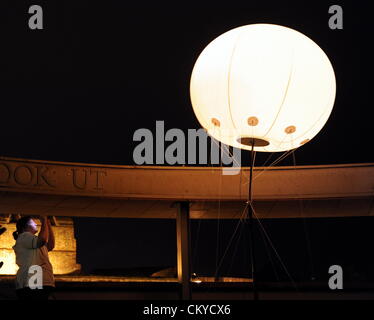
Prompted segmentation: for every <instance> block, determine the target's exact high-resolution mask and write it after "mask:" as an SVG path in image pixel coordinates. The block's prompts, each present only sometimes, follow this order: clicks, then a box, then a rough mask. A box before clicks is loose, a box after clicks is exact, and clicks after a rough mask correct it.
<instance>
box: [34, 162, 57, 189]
mask: <svg viewBox="0 0 374 320" xmlns="http://www.w3.org/2000/svg"><path fill="white" fill-rule="evenodd" d="M49 170H50V168H48V167H45V166H36V184H35V186H42V185H44V183H46V184H47V185H48V186H50V187H53V188H55V187H56V186H55V185H53V184H52V181H51V180H50V178H48V172H49ZM43 181H44V183H43Z"/></svg>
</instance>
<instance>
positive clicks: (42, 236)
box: [37, 216, 49, 248]
mask: <svg viewBox="0 0 374 320" xmlns="http://www.w3.org/2000/svg"><path fill="white" fill-rule="evenodd" d="M47 220H48V219H47V217H45V216H41V217H40V222H41V223H42V226H41V228H40V232H39V234H38V243H37V246H38V248H40V247H42V246H44V245H45V244H47V243H48V236H49V228H48V225H47Z"/></svg>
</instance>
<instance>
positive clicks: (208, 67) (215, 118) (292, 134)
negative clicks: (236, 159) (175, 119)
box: [190, 24, 336, 152]
mask: <svg viewBox="0 0 374 320" xmlns="http://www.w3.org/2000/svg"><path fill="white" fill-rule="evenodd" d="M335 92H336V84H335V74H334V70H333V67H332V65H331V63H330V61H329V59H328V57H327V56H326V54H325V53H324V52H323V50H322V49H321V48H320V47H319V46H318V45H317V44H316V43H315V42H313V41H312V40H311V39H309V38H308V37H306V36H305V35H303V34H302V33H300V32H298V31H295V30H293V29H290V28H287V27H283V26H278V25H272V24H253V25H247V26H243V27H239V28H236V29H233V30H230V31H228V32H226V33H224V34H222V35H221V36H219V37H218V38H216V39H215V40H213V41H212V42H211V43H210V44H209V45H208V46H207V47H206V48H205V49H204V50H203V52H202V53H201V54H200V56H199V58H198V59H197V61H196V64H195V66H194V69H193V72H192V76H191V83H190V93H191V101H192V105H193V109H194V112H195V114H196V116H197V119H198V120H199V122H200V124H201V125H202V127H203V128H205V129H206V130H207V132H208V134H209V135H211V136H212V137H214V138H215V139H217V140H219V141H221V142H223V143H225V144H227V145H231V146H233V147H237V148H242V149H248V150H250V149H251V145H252V143H254V150H255V151H267V152H278V151H286V150H290V149H295V148H297V147H299V146H301V145H303V144H305V143H306V142H308V141H310V140H311V139H312V138H313V137H314V136H315V135H316V134H317V133H318V132H319V131H320V130H321V129H322V127H323V126H324V125H325V123H326V121H327V119H328V118H329V116H330V113H331V111H332V108H333V105H334V100H335Z"/></svg>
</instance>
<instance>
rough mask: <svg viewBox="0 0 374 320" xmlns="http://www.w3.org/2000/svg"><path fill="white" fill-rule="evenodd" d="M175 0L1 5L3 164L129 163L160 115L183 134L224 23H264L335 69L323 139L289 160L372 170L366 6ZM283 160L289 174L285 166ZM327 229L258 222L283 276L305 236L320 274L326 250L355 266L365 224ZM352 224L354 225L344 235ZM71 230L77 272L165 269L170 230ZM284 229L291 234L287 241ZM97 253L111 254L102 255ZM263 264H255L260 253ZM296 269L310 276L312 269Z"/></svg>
mask: <svg viewBox="0 0 374 320" xmlns="http://www.w3.org/2000/svg"><path fill="white" fill-rule="evenodd" d="M176 3H178V5H174V6H170V5H166V4H164V5H162V4H159V3H158V2H157V5H156V4H155V3H153V4H152V5H150V4H146V3H144V2H142V5H140V4H138V5H137V6H134V5H129V4H127V2H125V1H105V2H100V3H93V2H92V1H39V0H38V1H33V2H30V3H28V2H27V3H26V2H22V1H2V4H1V10H0V11H1V19H0V26H1V30H2V32H1V34H2V36H1V53H0V55H1V56H0V57H1V59H0V65H1V69H0V70H1V72H0V84H1V87H0V88H1V89H0V90H1V95H0V99H1V100H0V103H1V104H0V106H1V107H0V108H1V109H0V110H1V126H0V136H1V144H0V155H2V156H9V157H20V158H30V159H42V160H56V161H74V162H87V163H102V164H133V160H132V151H133V148H134V147H135V146H136V143H135V142H133V141H132V135H133V133H134V131H135V130H136V129H139V128H149V129H151V130H152V131H153V132H155V121H156V120H164V121H165V129H166V130H167V129H170V128H180V129H182V130H185V132H186V131H187V129H189V128H199V127H200V126H199V124H198V122H197V119H196V118H195V116H194V114H193V111H192V108H191V103H190V99H189V78H190V75H191V71H192V68H193V65H194V62H195V60H196V59H197V57H198V55H199V54H200V52H201V51H202V50H203V49H204V47H205V46H206V45H207V44H208V43H209V42H210V41H212V40H213V39H214V38H216V37H217V36H219V35H220V34H222V33H224V32H225V31H228V30H230V29H232V28H234V27H238V26H241V25H245V24H252V23H273V24H280V25H284V26H288V27H291V28H294V29H296V30H298V31H301V32H302V33H304V34H305V35H307V36H308V37H310V38H311V39H312V40H314V41H315V42H316V43H317V44H318V45H319V46H320V47H321V48H322V49H323V50H324V51H325V52H326V54H327V55H328V57H329V58H330V60H331V61H332V64H333V67H334V70H335V74H336V78H337V96H336V101H335V106H334V110H333V112H332V115H331V116H330V119H329V120H328V122H327V124H326V126H325V127H324V128H323V129H322V131H321V132H320V133H319V134H318V135H317V136H316V137H315V138H314V139H313V140H312V141H311V142H310V143H308V144H307V145H305V146H303V147H302V148H300V149H298V150H297V151H296V161H297V164H298V165H301V164H305V165H309V164H310V165H312V164H340V163H360V162H373V161H374V160H373V156H372V152H371V145H372V132H371V129H372V117H371V109H372V103H371V94H372V92H371V86H372V82H373V81H372V74H373V73H372V57H373V52H372V47H371V45H370V42H371V37H372V36H371V35H372V33H373V24H372V22H371V21H372V19H371V16H372V13H371V11H370V9H369V7H368V4H367V2H360V3H359V4H356V5H353V2H352V3H346V2H344V3H343V2H341V1H334V2H329V1H327V2H325V3H324V4H323V3H318V4H316V3H315V1H308V2H304V1H303V2H302V1H294V2H291V1H273V2H272V1H250V0H248V1H245V2H243V3H238V2H234V1H230V2H227V3H226V4H222V3H218V2H213V1H210V2H204V3H203V4H201V3H198V2H179V1H178V2H176ZM31 4H39V5H41V6H42V8H43V10H44V30H38V31H32V30H30V29H29V28H28V17H29V15H28V13H27V12H28V7H29V6H30V5H31ZM331 4H340V5H342V7H343V10H344V29H343V30H330V29H329V27H328V19H329V17H330V15H329V14H328V8H329V6H330V5H331ZM267 156H268V154H258V156H257V163H256V165H261V164H262V163H263V162H264V161H265V159H266V157H267ZM244 159H246V157H244ZM280 164H281V165H282V164H283V165H289V164H291V159H290V158H286V159H285V160H284V161H283V162H282V163H280ZM328 221H330V220H328V219H324V220H321V221H318V220H313V221H288V220H283V221H273V222H271V221H269V222H268V223H269V230H270V231H269V232H270V235H271V236H272V235H273V236H274V238H276V239H278V240H277V243H278V245H279V250H280V251H283V255H284V256H285V257H286V259H289V261H290V262H289V264H290V265H291V267H290V268H291V269H292V265H294V268H295V270H300V268H302V269H303V270H304V271H305V270H308V268H309V269H310V268H311V267H310V266H311V264H310V263H309V264H308V261H309V260H310V257H308V256H307V252H306V250H307V249H306V241H305V239H306V233H305V230H307V231H308V234H309V236H310V238H311V239H312V240H311V241H312V245H314V247H313V250H314V251H313V250H312V251H313V252H314V253H313V254H314V256H313V257H312V258H313V260H314V261H320V267H321V268H322V269H323V268H325V265H331V263H330V259H329V258H326V257H329V255H328V252H330V253H331V252H332V251H333V252H336V255H337V257H338V258H337V260H339V259H340V260H342V259H343V260H344V259H345V258H346V259H348V260H349V259H351V260H350V261H351V264H352V261H358V260H357V259H356V258H354V257H353V256H352V255H351V256H349V257H350V258H347V250H346V248H347V246H348V245H349V246H354V247H357V248H361V249H362V250H363V251H362V252H364V251H365V250H366V247H365V245H369V243H370V241H372V240H374V239H372V238H370V236H369V234H368V233H369V232H366V231H365V230H366V229H365V228H368V226H369V225H370V224H373V222H371V219H345V220H344V219H343V220H339V221H338V220H334V221H333V223H332V222H328ZM352 221H354V223H351V222H352ZM221 223H222V226H221V237H222V243H224V241H226V240H225V239H229V237H230V235H231V233H232V229H233V223H231V222H226V224H225V223H224V222H221ZM305 224H306V225H305ZM352 224H354V225H355V226H356V228H355V230H353V233H352V234H350V238H347V237H346V235H347V233H349V231H350V230H351V229H349V228H348V226H351V225H352ZM197 226H198V222H197V221H195V222H194V223H193V235H196V234H197V233H196V230H197ZM327 226H330V229H329V231H326V228H327ZM76 227H77V230H76V234H77V239H78V241H79V243H78V250H79V252H78V258H79V259H80V262H81V263H82V264H83V266H84V269H85V270H86V271H92V270H93V269H95V268H107V267H137V266H169V265H172V264H173V263H174V261H175V252H174V250H175V247H174V242H175V235H174V222H173V221H144V220H142V221H138V220H125V219H123V220H118V221H117V220H107V219H76ZM204 228H205V231H204V232H202V231H201V230H204ZM216 230H217V222H214V221H210V222H209V221H203V222H201V225H200V231H201V232H200V233H203V234H204V236H205V238H204V239H203V238H202V236H201V234H200V237H201V238H200V240H199V243H203V245H202V244H200V246H201V251H202V253H201V254H200V252H199V256H201V257H202V258H201V259H202V260H199V261H200V263H199V264H198V265H199V267H198V269H199V270H202V272H205V273H209V272H211V270H212V268H213V269H214V265H215V254H211V255H210V256H209V255H208V252H209V250H210V251H212V252H215V247H216V244H215V237H216ZM363 230H364V231H363ZM369 230H370V229H369ZM334 232H335V233H334ZM285 234H292V235H294V236H293V237H289V236H287V237H288V238H286V237H284V235H285ZM282 235H283V236H282ZM259 237H260V236H259ZM195 238H196V236H195V237H194V239H195ZM331 238H334V240H331ZM291 240H292V241H291ZM194 241H195V240H193V243H194ZM290 241H291V242H290ZM355 241H356V242H355ZM288 242H290V243H288ZM295 243H298V245H296V244H295ZM332 243H335V247H334V246H333V244H332ZM327 244H329V245H327ZM293 246H296V248H295V250H296V251H297V250H299V252H301V253H302V254H303V255H305V259H304V258H303V259H304V260H303V261H304V262H302V263H304V264H306V265H307V267H304V266H300V264H297V262H298V260H296V259H295V258H292V257H294V256H295V255H294V254H293V251H292V250H291V249H290V248H292V247H293ZM297 246H300V247H297ZM329 246H330V247H329ZM331 246H332V247H331ZM221 247H222V245H221ZM106 248H109V250H110V251H107V252H106V253H105V249H106ZM209 248H210V249H209ZM212 248H213V249H212ZM287 248H288V250H287ZM332 248H335V249H336V248H338V249H337V250H335V251H334V249H332ZM199 250H200V249H199ZM204 250H205V251H204ZM321 250H325V251H324V252H325V253H324V254H326V257H321V256H320V255H319V254H320V252H322V251H321ZM339 250H340V251H339ZM242 251H244V250H242ZM260 251H261V250H260ZM94 252H95V256H94V255H93V254H94ZM203 252H206V253H205V254H203ZM239 252H240V250H238V253H237V255H239V256H240V253H239ZM338 252H340V255H339V253H338ZM360 252H361V251H360ZM239 258H240V257H239ZM239 258H238V259H239ZM204 259H205V260H206V261H203V260H204ZM243 259H244V258H243ZM308 259H309V260H308ZM352 259H356V260H352ZM260 260H261V258H260ZM262 260H263V262H262V264H263V265H266V256H264V257H263V258H262ZM361 260H362V259H361ZM361 260H360V261H361ZM292 261H293V262H292ZM370 263H371V264H372V265H373V264H374V263H373V261H371V262H367V261H366V262H365V261H364V262H362V261H361V262H360V263H359V262H357V265H358V264H360V265H361V266H368V265H369V264H370ZM260 264H261V262H260ZM317 264H318V263H317ZM212 265H213V267H212ZM236 265H240V266H241V267H237V269H235V268H234V269H235V270H236V272H237V274H241V273H244V271H243V268H244V269H245V267H242V266H243V265H244V266H245V264H243V263H241V262H240V260H238V262H237V263H236ZM316 269H318V267H316ZM323 270H325V269H323ZM295 272H296V271H295ZM305 272H306V273H307V277H309V276H310V274H311V271H305ZM296 273H297V272H296ZM300 277H302V276H300Z"/></svg>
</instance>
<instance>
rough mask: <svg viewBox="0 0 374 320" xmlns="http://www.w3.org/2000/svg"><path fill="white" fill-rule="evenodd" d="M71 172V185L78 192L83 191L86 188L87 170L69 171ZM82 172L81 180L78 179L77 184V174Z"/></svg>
mask: <svg viewBox="0 0 374 320" xmlns="http://www.w3.org/2000/svg"><path fill="white" fill-rule="evenodd" d="M71 170H72V171H73V185H74V187H75V188H77V189H80V190H85V189H86V187H87V170H85V169H71ZM78 171H83V179H80V183H78V177H77V175H78V174H77V172H78Z"/></svg>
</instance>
